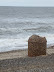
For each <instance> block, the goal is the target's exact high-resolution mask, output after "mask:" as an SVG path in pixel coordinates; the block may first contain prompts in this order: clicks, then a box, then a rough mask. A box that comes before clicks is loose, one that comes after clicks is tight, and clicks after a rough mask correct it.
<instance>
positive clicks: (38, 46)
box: [28, 35, 47, 57]
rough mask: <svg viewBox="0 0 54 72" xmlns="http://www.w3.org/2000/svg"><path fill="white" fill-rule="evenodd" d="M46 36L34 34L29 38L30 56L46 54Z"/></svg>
mask: <svg viewBox="0 0 54 72" xmlns="http://www.w3.org/2000/svg"><path fill="white" fill-rule="evenodd" d="M46 42H47V41H46V38H45V37H40V36H38V35H32V36H31V37H30V38H29V40H28V56H29V57H34V56H39V55H46Z"/></svg>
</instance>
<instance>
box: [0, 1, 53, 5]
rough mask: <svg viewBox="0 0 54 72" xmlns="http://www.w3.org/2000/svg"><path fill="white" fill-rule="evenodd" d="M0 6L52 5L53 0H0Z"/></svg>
mask: <svg viewBox="0 0 54 72" xmlns="http://www.w3.org/2000/svg"><path fill="white" fill-rule="evenodd" d="M0 6H54V0H0Z"/></svg>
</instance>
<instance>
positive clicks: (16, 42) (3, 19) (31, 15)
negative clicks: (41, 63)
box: [0, 6, 54, 52]
mask: <svg viewBox="0 0 54 72" xmlns="http://www.w3.org/2000/svg"><path fill="white" fill-rule="evenodd" d="M34 34H36V35H39V36H42V37H46V39H47V46H50V45H54V7H16V6H15V7H14V6H0V52H6V51H12V50H19V49H27V48H28V39H29V37H30V36H31V35H34Z"/></svg>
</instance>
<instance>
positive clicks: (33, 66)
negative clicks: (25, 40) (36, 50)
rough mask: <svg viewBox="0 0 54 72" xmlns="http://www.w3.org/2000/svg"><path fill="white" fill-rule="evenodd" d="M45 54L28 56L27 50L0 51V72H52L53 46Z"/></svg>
mask: <svg viewBox="0 0 54 72" xmlns="http://www.w3.org/2000/svg"><path fill="white" fill-rule="evenodd" d="M46 52H47V53H46V55H41V56H36V57H28V50H27V49H25V50H15V51H9V52H2V53H0V72H54V46H51V47H49V48H47V50H46Z"/></svg>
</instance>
